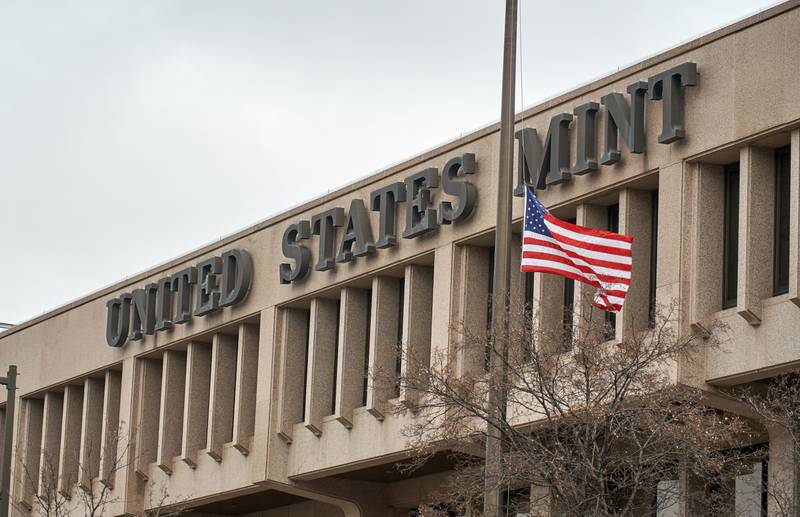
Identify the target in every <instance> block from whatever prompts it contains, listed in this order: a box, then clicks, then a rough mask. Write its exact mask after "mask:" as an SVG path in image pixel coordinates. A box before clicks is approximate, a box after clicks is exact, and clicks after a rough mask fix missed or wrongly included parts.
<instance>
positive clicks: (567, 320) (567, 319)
mask: <svg viewBox="0 0 800 517" xmlns="http://www.w3.org/2000/svg"><path fill="white" fill-rule="evenodd" d="M566 221H567V222H568V223H572V224H575V219H567V220H566ZM574 304H575V280H573V279H571V278H565V279H564V311H563V321H562V325H563V326H564V348H565V349H566V350H569V349H570V348H572V325H573V322H572V312H573V309H574Z"/></svg>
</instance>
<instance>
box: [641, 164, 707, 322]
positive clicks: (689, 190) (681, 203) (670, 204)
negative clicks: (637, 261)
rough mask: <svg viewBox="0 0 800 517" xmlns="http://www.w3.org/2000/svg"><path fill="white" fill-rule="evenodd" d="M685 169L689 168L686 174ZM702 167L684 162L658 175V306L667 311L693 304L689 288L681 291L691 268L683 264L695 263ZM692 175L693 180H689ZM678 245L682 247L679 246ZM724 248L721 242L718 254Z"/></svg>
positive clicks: (667, 168) (663, 170) (669, 167)
mask: <svg viewBox="0 0 800 517" xmlns="http://www.w3.org/2000/svg"><path fill="white" fill-rule="evenodd" d="M684 166H685V167H687V170H686V171H684ZM699 168H700V166H699V165H697V164H686V165H684V163H682V162H681V163H677V164H674V165H670V166H668V167H665V168H663V169H661V170H660V171H659V173H658V243H657V253H656V255H657V263H656V305H657V306H663V307H665V308H666V307H669V306H671V305H672V304H673V303H676V302H680V301H682V300H684V299H685V300H686V301H687V303H686V304H685V305H684V307H687V308H688V307H690V305H691V303H688V302H689V300H690V299H691V296H688V292H687V291H688V289H682V288H681V282H684V281H685V280H688V278H687V279H682V278H681V270H682V269H683V270H684V271H685V270H687V269H689V268H681V264H689V263H691V262H692V261H693V260H694V259H693V257H692V254H691V250H692V246H693V245H694V243H693V240H694V237H693V232H696V231H697V229H696V228H695V225H694V224H693V223H692V221H693V215H692V213H693V211H694V210H695V208H694V205H695V204H696V203H695V196H694V190H695V188H694V186H693V184H694V183H696V182H697V181H696V180H697V179H698V177H699V174H700V171H699ZM689 175H690V177H691V178H692V180H691V181H690V180H689V179H688V178H687V176H689ZM714 242H716V241H714ZM675 243H679V244H678V245H677V246H676V245H675ZM712 246H714V245H713V244H712ZM721 246H722V243H721V241H720V250H719V254H721V252H722V251H721ZM720 267H721V266H720ZM718 273H719V275H718V276H719V278H717V279H716V280H717V282H721V281H722V278H721V277H722V271H721V270H720V271H718ZM687 287H688V282H687ZM721 296H722V295H721V294H720V297H721ZM682 297H683V298H682ZM684 312H685V313H688V311H684Z"/></svg>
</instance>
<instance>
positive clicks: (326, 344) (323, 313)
mask: <svg viewBox="0 0 800 517" xmlns="http://www.w3.org/2000/svg"><path fill="white" fill-rule="evenodd" d="M336 307H337V300H327V299H324V298H314V299H313V300H311V318H310V322H309V332H310V336H309V342H308V370H307V374H306V404H305V408H306V411H305V426H306V428H307V429H308V430H309V431H311V432H312V433H314V434H315V435H317V436H319V435H321V434H322V417H324V416H326V415H330V414H331V413H332V411H331V400H332V396H333V390H334V386H335V382H336V379H335V376H334V368H335V367H336V366H335V362H336V340H337V335H336V334H337V333H336V325H337V319H336Z"/></svg>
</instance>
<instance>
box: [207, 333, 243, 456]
mask: <svg viewBox="0 0 800 517" xmlns="http://www.w3.org/2000/svg"><path fill="white" fill-rule="evenodd" d="M237 346H238V342H237V337H236V336H231V335H228V334H214V338H213V340H212V342H211V399H210V402H209V408H208V443H207V444H206V447H207V450H206V452H207V453H208V455H209V456H211V457H212V458H214V460H215V461H222V446H223V445H224V444H226V443H228V442H232V441H233V403H234V399H235V391H236V354H237V351H236V349H237Z"/></svg>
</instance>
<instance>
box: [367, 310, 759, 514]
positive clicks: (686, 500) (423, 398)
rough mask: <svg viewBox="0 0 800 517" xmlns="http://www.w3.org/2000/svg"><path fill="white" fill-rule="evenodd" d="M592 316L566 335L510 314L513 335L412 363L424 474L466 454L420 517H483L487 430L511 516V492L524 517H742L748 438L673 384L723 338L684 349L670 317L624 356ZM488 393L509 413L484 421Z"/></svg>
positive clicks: (635, 338)
mask: <svg viewBox="0 0 800 517" xmlns="http://www.w3.org/2000/svg"><path fill="white" fill-rule="evenodd" d="M585 312H586V313H588V316H587V317H586V318H584V319H583V320H581V321H579V322H576V323H574V324H573V325H572V326H571V328H567V329H565V328H563V327H561V326H560V325H558V326H556V325H550V326H549V327H552V328H548V326H545V325H542V326H538V327H533V325H532V323H531V322H532V321H535V318H532V317H531V315H530V313H527V311H525V310H524V309H521V310H519V311H517V310H513V311H511V312H510V313H508V314H507V315H506V318H507V321H509V324H508V330H507V332H502V331H501V329H498V328H492V329H489V330H487V331H474V330H470V329H469V328H468V327H463V326H462V327H460V328H454V329H452V330H453V333H454V334H456V335H457V336H458V339H457V340H456V341H457V342H458V345H457V346H455V347H452V346H451V347H450V349H449V350H443V349H442V347H437V346H435V345H436V344H435V343H434V344H433V345H434V346H433V347H432V348H433V349H434V350H437V351H436V352H434V353H433V354H432V356H431V358H430V361H429V362H428V361H427V358H426V360H424V361H419V360H417V358H415V357H411V356H407V357H405V358H404V360H405V361H406V362H407V364H408V365H409V367H408V368H407V370H406V371H407V374H406V375H404V376H403V378H402V379H401V383H402V384H403V385H404V387H405V389H406V390H409V391H413V392H415V393H416V394H418V396H417V397H415V404H413V405H408V404H406V405H402V406H397V411H399V412H406V411H412V412H413V413H415V418H414V419H412V423H411V424H409V425H408V426H407V427H406V428H405V434H406V436H407V437H408V439H409V445H410V446H411V447H413V448H415V449H416V450H419V451H420V460H419V461H420V462H424V460H425V458H426V456H427V455H429V454H432V453H433V452H435V451H441V450H445V449H446V450H451V451H459V452H460V453H461V454H460V455H459V458H460V459H459V462H458V465H457V467H456V468H455V470H454V474H453V476H452V479H451V482H450V483H449V485H448V486H447V487H446V489H445V490H444V491H443V492H442V493H440V494H439V498H438V500H434V501H432V503H433V504H432V505H430V506H428V507H427V508H425V509H424V510H421V513H422V514H423V515H426V516H427V515H436V514H437V512H441V511H443V510H444V509H447V510H448V511H450V510H457V511H460V512H463V511H465V510H467V509H469V510H470V511H471V512H472V513H471V514H472V515H478V514H479V512H478V509H479V508H480V507H481V504H480V501H481V498H482V493H483V489H484V475H485V471H484V464H485V462H484V459H483V458H482V457H480V452H481V451H482V450H483V440H484V437H485V433H486V432H487V429H489V428H494V429H497V430H499V432H500V434H501V436H502V440H503V444H504V451H505V452H504V454H503V457H502V458H500V460H501V465H502V468H501V469H500V473H499V475H498V477H497V479H493V480H491V481H492V483H493V484H494V485H495V486H497V487H499V488H501V489H502V490H504V491H506V492H507V493H508V494H510V496H509V504H510V505H512V506H513V505H514V504H515V501H514V499H515V498H514V497H513V494H514V493H515V490H520V489H521V490H523V491H529V492H530V494H529V496H528V497H526V498H525V500H526V501H525V503H524V504H525V508H524V511H525V513H528V512H530V514H531V515H550V512H551V510H552V511H554V513H555V514H556V515H564V516H586V515H593V516H629V515H630V516H633V515H643V514H653V513H655V512H656V511H663V510H666V509H668V508H677V507H678V505H679V504H681V505H684V504H685V505H689V507H691V508H693V513H692V515H704V514H707V515H732V514H733V513H732V512H733V511H734V508H733V505H732V503H731V501H732V500H733V496H734V494H733V491H734V490H735V488H734V487H733V486H732V484H731V483H729V482H723V481H724V480H727V479H730V478H731V476H734V475H735V471H736V468H737V466H738V465H741V464H742V463H743V462H744V463H746V462H747V461H748V458H749V457H750V456H752V455H753V454H754V452H753V451H749V450H742V449H739V448H737V446H736V444H738V443H743V442H744V443H747V441H748V440H750V439H751V437H752V436H753V432H752V430H751V427H750V425H749V423H748V422H747V421H745V420H744V419H742V418H738V417H735V416H732V415H729V414H724V413H722V412H720V411H718V410H716V409H714V408H713V407H710V406H709V405H708V404H706V403H705V399H704V396H703V392H701V391H700V390H696V389H693V388H690V387H688V386H683V385H680V384H678V383H677V382H676V380H675V375H674V374H673V373H672V372H674V371H675V365H676V364H677V361H678V359H681V360H683V361H691V360H693V359H692V358H694V357H697V356H698V352H699V351H700V350H701V349H702V348H703V347H718V346H719V345H720V342H719V338H717V337H714V336H720V335H723V334H724V332H720V330H722V329H719V328H713V329H711V330H712V332H710V336H711V337H700V336H696V335H680V334H679V333H678V332H677V331H676V329H677V328H678V325H677V321H676V320H677V311H676V309H675V307H667V308H660V309H658V310H657V317H656V319H655V323H654V324H652V325H649V326H648V325H643V327H644V328H641V329H640V330H636V331H628V332H625V338H624V339H623V341H622V342H621V343H617V342H615V341H614V340H613V339H612V340H609V336H613V335H614V333H613V331H612V330H613V329H610V328H609V326H608V324H607V323H606V322H605V320H604V319H603V318H599V321H598V314H597V311H594V310H593V311H585ZM570 321H571V320H570ZM633 328H637V327H636V325H634V326H633ZM484 356H486V357H489V356H494V360H496V361H501V362H502V364H503V366H504V368H502V369H499V370H502V372H501V373H497V372H493V373H489V372H486V371H484V368H483V362H484V361H483V358H484ZM458 365H460V367H459V366H458ZM464 365H468V366H467V367H466V368H465V367H464ZM384 374H385V373H384ZM376 375H377V376H381V375H383V374H382V373H381V372H378V373H377V374H376ZM490 375H499V376H500V377H499V378H497V377H496V378H494V379H490ZM490 381H493V382H490ZM490 386H499V388H500V389H501V390H502V391H503V392H504V394H505V398H507V406H506V407H503V408H500V409H501V410H500V411H490V409H491V408H489V407H488V402H487V400H489V397H488V396H487V395H488V390H489V389H490ZM498 414H499V415H500V416H499V417H498V416H496V415H498ZM528 499H530V502H528V501H527V500H528ZM513 510H515V509H513V508H509V511H513ZM522 510H523V509H520V511H522Z"/></svg>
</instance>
